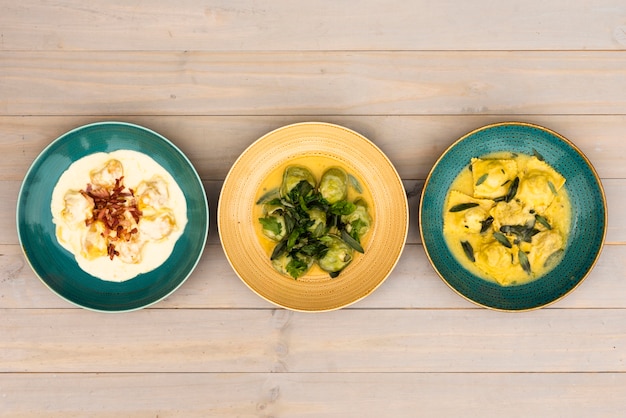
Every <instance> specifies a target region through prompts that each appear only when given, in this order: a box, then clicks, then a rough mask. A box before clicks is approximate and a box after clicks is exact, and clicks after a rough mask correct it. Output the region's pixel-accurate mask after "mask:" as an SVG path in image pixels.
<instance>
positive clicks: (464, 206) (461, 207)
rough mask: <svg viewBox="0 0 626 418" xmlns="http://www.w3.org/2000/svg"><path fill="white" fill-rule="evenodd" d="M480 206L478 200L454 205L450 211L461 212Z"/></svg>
mask: <svg viewBox="0 0 626 418" xmlns="http://www.w3.org/2000/svg"><path fill="white" fill-rule="evenodd" d="M476 206H478V203H476V202H468V203H459V204H458V205H454V206H452V207H451V208H450V212H461V211H464V210H467V209H471V208H475V207H476Z"/></svg>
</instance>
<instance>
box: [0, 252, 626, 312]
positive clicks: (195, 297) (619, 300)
mask: <svg viewBox="0 0 626 418" xmlns="http://www.w3.org/2000/svg"><path fill="white" fill-rule="evenodd" d="M624 271H626V248H625V246H623V245H607V246H605V248H604V250H603V253H602V254H601V256H600V259H599V261H598V263H597V265H596V266H595V267H594V269H593V270H592V271H591V273H590V274H589V276H588V277H587V279H586V280H585V281H584V282H583V283H582V284H581V286H580V287H579V288H578V289H576V290H575V291H574V292H572V293H571V294H570V295H568V296H567V297H566V298H564V299H562V300H560V301H558V302H557V303H555V304H554V305H551V306H550V307H548V308H546V309H564V308H568V309H577V308H590V309H592V308H597V309H606V308H612V309H626V299H625V298H624V297H623V295H624V293H626V280H624V276H623V274H624V273H623V272H624ZM0 272H1V275H0V308H5V309H7V308H10V309H35V308H47V309H58V308H65V309H67V308H72V307H73V305H71V304H69V303H68V302H66V301H64V300H62V299H61V298H59V297H57V296H56V295H55V294H53V293H52V292H51V291H50V290H49V289H48V288H47V287H46V286H45V285H44V284H43V283H42V282H41V281H40V280H39V279H38V278H37V276H35V274H34V273H33V271H32V270H31V269H30V268H29V266H28V264H27V263H26V262H25V261H24V257H23V255H22V252H21V250H20V248H19V247H18V246H16V245H0ZM274 308H275V306H274V305H272V304H270V303H268V302H266V301H265V300H263V299H261V298H260V297H258V296H257V295H256V294H254V293H253V292H252V291H250V289H248V288H247V287H246V286H245V285H244V284H243V282H242V281H241V280H240V279H239V278H238V277H237V275H236V274H235V272H234V271H233V270H232V268H231V267H230V265H229V264H228V262H227V260H226V257H225V256H224V252H223V251H222V248H221V247H220V246H219V245H218V244H211V245H208V246H207V248H206V249H205V251H204V254H203V255H202V258H201V260H200V262H199V264H198V266H197V267H196V270H194V272H193V273H192V275H191V276H190V277H189V278H188V279H187V281H186V282H185V283H184V284H183V286H181V287H180V288H179V289H178V290H177V291H176V292H175V293H174V294H172V295H170V296H169V297H168V298H166V299H165V300H163V301H161V302H159V303H158V304H156V305H153V306H152V307H151V308H150V309H274ZM403 308H410V309H474V308H476V306H474V305H473V304H471V303H469V302H467V301H465V300H464V299H462V298H461V297H459V296H458V295H457V294H456V293H454V292H453V291H452V290H450V289H449V288H448V287H447V286H446V285H445V284H444V282H443V281H442V280H441V279H439V277H438V276H437V275H436V274H435V273H434V270H433V269H432V268H431V266H430V264H429V263H428V260H427V259H426V255H425V253H424V249H423V248H422V246H421V245H412V244H411V245H407V246H406V247H405V249H404V252H403V254H402V256H401V258H400V261H399V262H398V265H397V266H396V268H395V269H394V271H393V272H392V273H391V275H390V276H389V277H388V278H387V280H386V281H385V282H384V283H383V284H382V285H381V286H380V288H378V289H377V290H376V291H375V292H374V293H372V294H371V295H370V296H368V297H367V298H365V299H363V300H362V301H360V302H358V303H356V304H354V305H352V306H350V307H348V308H346V309H403Z"/></svg>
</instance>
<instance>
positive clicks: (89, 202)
mask: <svg viewBox="0 0 626 418" xmlns="http://www.w3.org/2000/svg"><path fill="white" fill-rule="evenodd" d="M63 200H64V202H65V207H64V208H63V210H62V211H61V216H62V217H63V219H64V220H65V222H66V223H67V224H68V225H71V226H74V225H76V224H78V223H84V222H85V221H86V220H87V219H91V217H92V216H93V208H94V202H93V199H92V198H91V197H89V196H87V195H86V194H83V193H81V192H78V191H76V190H70V191H68V192H67V193H65V196H64V197H63Z"/></svg>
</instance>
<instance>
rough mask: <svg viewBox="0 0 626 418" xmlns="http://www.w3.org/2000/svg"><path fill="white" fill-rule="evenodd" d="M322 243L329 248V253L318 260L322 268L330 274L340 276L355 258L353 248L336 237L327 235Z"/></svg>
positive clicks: (321, 239) (322, 239)
mask: <svg viewBox="0 0 626 418" xmlns="http://www.w3.org/2000/svg"><path fill="white" fill-rule="evenodd" d="M320 241H321V242H322V243H324V245H326V246H327V247H328V251H327V252H326V254H324V256H323V257H321V258H320V259H319V260H317V263H318V265H319V266H320V268H321V269H322V270H324V271H326V272H328V273H331V275H333V274H335V275H336V274H338V273H339V272H340V271H341V270H343V269H344V268H345V267H346V266H347V265H348V264H350V262H351V261H352V258H353V255H352V254H353V251H352V247H350V246H349V245H348V244H346V242H345V241H343V240H342V239H341V238H339V237H337V236H335V235H326V236H323V237H322V238H320Z"/></svg>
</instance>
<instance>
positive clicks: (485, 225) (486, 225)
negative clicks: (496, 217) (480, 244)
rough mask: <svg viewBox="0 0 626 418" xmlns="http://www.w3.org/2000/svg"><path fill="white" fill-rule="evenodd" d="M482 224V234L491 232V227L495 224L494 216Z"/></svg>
mask: <svg viewBox="0 0 626 418" xmlns="http://www.w3.org/2000/svg"><path fill="white" fill-rule="evenodd" d="M480 224H481V227H480V233H481V234H484V233H485V232H487V231H488V230H489V227H491V225H492V224H493V216H490V217H488V218H487V219H485V220H484V221H481V222H480Z"/></svg>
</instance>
